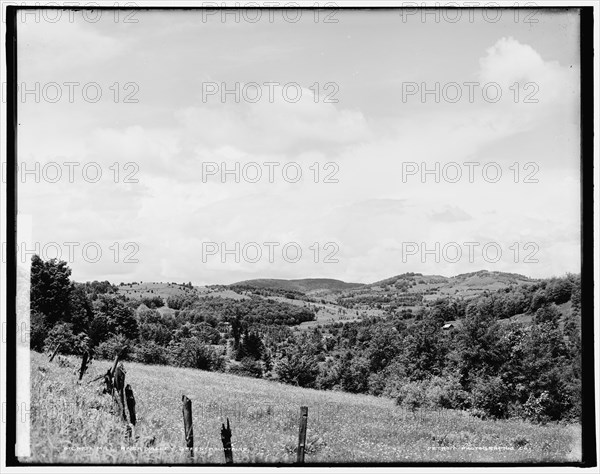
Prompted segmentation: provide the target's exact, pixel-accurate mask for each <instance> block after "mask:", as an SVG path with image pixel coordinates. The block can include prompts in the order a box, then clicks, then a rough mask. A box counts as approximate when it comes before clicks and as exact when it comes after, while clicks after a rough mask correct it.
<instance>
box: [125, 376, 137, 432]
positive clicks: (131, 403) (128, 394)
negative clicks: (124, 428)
mask: <svg viewBox="0 0 600 474" xmlns="http://www.w3.org/2000/svg"><path fill="white" fill-rule="evenodd" d="M125 398H126V399H127V410H129V422H130V423H131V424H132V425H133V426H135V422H136V417H135V397H134V396H133V390H132V389H131V385H129V384H127V386H126V387H125Z"/></svg>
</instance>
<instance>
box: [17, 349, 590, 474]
mask: <svg viewBox="0 0 600 474" xmlns="http://www.w3.org/2000/svg"><path fill="white" fill-rule="evenodd" d="M110 365H111V363H110V362H109V361H94V362H93V364H92V365H91V367H90V369H89V371H88V373H87V374H86V375H85V376H84V378H83V381H82V382H81V383H77V376H76V375H75V371H76V369H77V368H78V366H79V361H78V360H77V359H76V358H70V357H65V358H64V359H62V360H59V359H55V360H54V361H53V362H52V363H50V362H48V359H47V357H46V356H45V355H43V354H39V353H36V352H32V353H31V397H32V407H33V409H32V413H31V420H32V421H31V448H32V458H29V459H23V461H33V462H42V463H44V462H49V463H73V462H76V463H86V462H95V463H183V462H187V457H186V453H185V451H184V450H183V449H182V448H183V446H184V434H183V423H182V411H181V397H182V395H187V396H188V397H189V398H190V399H191V400H192V403H193V420H194V444H195V447H196V450H195V462H197V463H211V464H222V463H223V462H224V457H223V451H222V445H221V440H220V427H221V422H222V421H224V420H225V418H226V417H229V419H230V421H231V427H232V432H233V436H232V443H233V455H234V461H235V462H236V463H292V462H294V461H295V454H294V449H295V446H296V444H297V439H298V421H299V420H298V418H299V411H300V406H301V405H307V406H308V407H309V417H308V436H307V454H306V462H308V463H339V462H342V463H343V462H352V463H363V462H379V463H381V462H384V463H385V462H437V461H439V462H553V463H559V462H576V461H577V460H579V458H580V455H581V454H580V448H579V446H580V444H581V438H580V427H579V426H578V425H564V424H563V425H557V424H549V425H546V426H538V425H532V424H529V423H525V422H523V421H483V420H480V419H477V418H474V417H471V416H469V415H467V414H466V413H463V412H456V411H450V410H444V411H438V412H434V411H417V412H410V411H406V410H403V409H401V408H399V407H396V406H395V405H394V403H393V401H392V400H388V399H384V398H376V397H372V396H366V395H352V394H347V393H341V392H325V391H317V390H310V389H302V388H297V387H292V386H289V385H282V384H278V383H274V382H269V381H265V380H258V379H249V378H243V377H238V376H234V375H228V374H221V373H214V372H212V373H211V372H203V371H199V370H194V369H183V368H173V367H164V366H150V365H142V364H137V363H129V362H126V363H125V364H124V365H125V369H126V371H127V374H126V381H125V382H126V383H129V384H131V387H132V389H133V391H134V393H135V397H136V401H137V406H136V409H137V415H138V424H137V427H136V433H135V434H136V435H137V437H138V438H137V439H136V440H134V441H128V439H127V437H126V436H125V426H124V424H123V423H122V422H121V421H120V420H119V419H118V418H117V417H116V416H115V415H114V414H113V412H112V403H111V400H110V398H109V396H108V395H103V394H102V393H101V382H93V383H90V382H91V381H92V380H93V379H94V378H96V377H97V376H98V375H101V374H102V373H104V372H106V370H107V368H108V367H109V366H110Z"/></svg>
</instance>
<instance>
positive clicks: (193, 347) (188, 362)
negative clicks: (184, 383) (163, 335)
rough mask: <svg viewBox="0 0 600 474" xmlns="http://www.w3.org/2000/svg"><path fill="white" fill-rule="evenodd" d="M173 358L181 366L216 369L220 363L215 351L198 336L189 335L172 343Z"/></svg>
mask: <svg viewBox="0 0 600 474" xmlns="http://www.w3.org/2000/svg"><path fill="white" fill-rule="evenodd" d="M170 353H171V359H172V360H173V362H174V363H175V364H176V365H177V366H179V367H192V368H194V369H200V370H215V368H216V367H217V366H218V365H219V363H218V356H217V355H216V354H215V352H214V351H213V350H212V349H211V348H210V347H208V346H206V345H205V344H203V343H202V342H201V341H200V340H199V339H198V338H197V337H188V338H185V339H182V340H181V341H179V342H177V343H173V344H170Z"/></svg>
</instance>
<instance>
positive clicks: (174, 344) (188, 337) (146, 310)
mask: <svg viewBox="0 0 600 474" xmlns="http://www.w3.org/2000/svg"><path fill="white" fill-rule="evenodd" d="M507 275H508V276H507ZM494 278H495V280H494ZM482 281H483V282H484V283H481V282H482ZM465 282H466V283H465ZM473 282H475V283H473ZM31 283H32V286H31V322H32V333H31V334H32V338H31V347H32V349H34V350H36V351H43V350H51V349H52V348H54V347H56V346H57V345H58V343H61V349H60V350H61V352H63V353H70V354H74V355H81V354H83V353H84V352H88V353H90V354H92V355H93V356H94V357H95V358H112V357H114V356H115V354H116V353H117V352H118V351H121V350H123V349H125V353H124V357H125V359H126V360H127V359H128V360H132V361H137V362H142V363H149V364H164V365H174V366H180V367H194V368H199V369H204V370H212V371H223V372H231V373H235V374H241V375H246V376H249V377H258V378H265V379H271V380H278V381H281V382H284V383H289V384H292V385H297V386H301V387H309V388H316V389H321V390H340V391H346V392H351V393H364V394H371V395H377V396H384V397H391V398H393V399H394V400H395V401H396V403H398V404H399V405H401V406H403V407H407V408H410V409H416V408H418V407H432V408H455V409H461V410H468V411H469V412H470V413H471V414H473V415H476V416H479V417H482V418H507V417H519V418H524V419H528V420H532V421H535V422H546V421H550V420H564V419H571V420H576V419H578V418H579V416H580V409H581V393H580V392H581V390H580V386H581V373H580V362H581V360H580V359H581V346H580V332H581V329H580V328H581V325H580V322H581V309H580V308H581V304H580V278H579V276H578V275H566V276H564V277H561V278H552V279H547V280H528V279H526V278H525V277H521V276H510V274H496V275H494V274H491V273H489V272H485V273H476V274H469V275H464V276H459V277H455V278H454V279H446V278H445V277H427V276H423V275H419V274H405V275H402V276H400V277H394V278H393V279H389V280H386V281H382V282H378V283H375V284H373V285H365V286H361V287H356V288H343V289H336V290H331V289H329V290H327V291H326V292H325V293H322V294H320V296H319V297H316V296H315V295H314V294H313V293H310V292H309V293H305V292H303V291H300V290H292V289H289V288H283V289H282V288H281V287H280V286H277V287H276V288H268V287H263V286H261V287H260V288H257V287H254V286H252V285H251V284H245V285H235V286H233V287H229V288H228V289H227V291H220V290H219V288H217V287H215V288H213V289H212V290H206V291H204V290H201V289H198V288H194V287H193V286H192V285H191V283H190V284H187V285H183V286H182V288H185V289H181V291H171V290H170V292H169V296H167V297H166V298H165V297H163V296H160V295H158V294H148V293H147V292H144V294H143V295H138V296H137V297H134V296H133V295H131V296H127V295H126V294H123V293H122V292H119V291H118V290H119V287H117V286H114V285H112V284H110V283H109V282H91V283H90V282H88V283H85V284H84V283H76V282H73V281H72V280H71V270H70V269H69V268H68V267H67V265H66V264H65V263H64V262H57V261H54V260H49V261H42V260H41V259H40V258H39V257H37V256H35V257H34V258H33V259H32V272H31ZM466 284H470V285H471V287H470V288H471V290H470V291H469V292H467V293H464V294H461V292H460V291H455V290H457V289H458V287H451V285H463V286H464V285H466ZM478 284H483V285H484V286H485V288H484V289H482V290H480V291H479V292H478V293H476V294H474V293H473V290H472V288H473V286H474V285H478ZM169 285H171V284H169ZM172 285H176V284H172ZM431 285H441V286H442V287H443V288H445V289H449V288H451V289H452V291H449V292H444V291H441V290H440V288H438V293H436V294H435V295H434V296H435V297H434V298H423V297H422V296H423V295H421V298H417V299H415V298H413V299H412V300H411V301H410V304H401V303H398V301H400V300H399V299H398V298H397V296H399V295H400V296H401V295H411V294H412V295H416V294H417V293H415V291H416V289H419V288H421V289H425V290H424V291H428V290H426V288H428V286H431ZM121 286H123V285H121ZM342 287H343V285H342ZM169 288H171V286H169ZM392 288H394V289H395V290H396V291H392ZM490 288H492V289H490ZM494 288H495V289H494ZM410 289H413V291H412V292H410V291H409V290H410ZM311 291H313V290H311ZM228 292H229V293H228ZM369 292H370V293H369ZM421 293H422V291H421ZM227 294H233V295H236V297H235V298H234V297H226V295H227ZM382 294H383V296H382ZM429 295H430V296H431V295H432V293H431V292H429ZM381 298H388V299H389V301H388V300H385V299H384V300H381ZM417 300H418V301H417ZM394 302H395V303H397V304H393V303H394ZM332 309H333V310H334V311H337V312H338V314H339V317H338V318H339V320H335V319H334V318H332V319H331V320H330V321H329V322H328V323H326V324H321V323H319V319H318V317H316V315H317V314H319V313H320V312H321V311H324V310H332ZM375 309H376V310H377V311H375ZM367 310H369V311H370V310H373V311H375V312H371V313H369V312H368V311H367ZM359 311H360V313H359ZM348 312H354V316H355V320H354V321H346V320H344V321H343V320H342V317H344V315H347V314H348ZM373 314H375V315H373ZM315 319H316V320H315ZM308 322H310V324H311V326H310V327H305V325H306V324H308Z"/></svg>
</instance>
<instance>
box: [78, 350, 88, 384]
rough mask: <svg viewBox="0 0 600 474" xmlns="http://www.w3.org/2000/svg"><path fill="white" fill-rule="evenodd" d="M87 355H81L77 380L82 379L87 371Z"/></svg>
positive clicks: (85, 353)
mask: <svg viewBox="0 0 600 474" xmlns="http://www.w3.org/2000/svg"><path fill="white" fill-rule="evenodd" d="M88 359H89V354H88V353H87V352H84V353H83V358H82V359H81V367H80V368H79V380H81V379H82V378H83V374H85V371H86V370H87V365H88Z"/></svg>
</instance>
